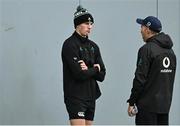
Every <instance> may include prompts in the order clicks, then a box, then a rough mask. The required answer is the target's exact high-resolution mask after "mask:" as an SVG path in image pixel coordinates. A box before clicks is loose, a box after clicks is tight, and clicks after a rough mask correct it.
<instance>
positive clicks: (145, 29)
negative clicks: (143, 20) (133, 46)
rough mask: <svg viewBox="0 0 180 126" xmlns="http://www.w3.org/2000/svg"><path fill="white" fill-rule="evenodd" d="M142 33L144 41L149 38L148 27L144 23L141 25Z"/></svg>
mask: <svg viewBox="0 0 180 126" xmlns="http://www.w3.org/2000/svg"><path fill="white" fill-rule="evenodd" d="M141 35H142V39H143V41H144V42H146V40H147V39H148V36H147V35H148V28H147V27H146V26H144V25H141Z"/></svg>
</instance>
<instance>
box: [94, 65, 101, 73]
mask: <svg viewBox="0 0 180 126" xmlns="http://www.w3.org/2000/svg"><path fill="white" fill-rule="evenodd" d="M94 67H97V68H98V70H99V72H100V71H101V67H100V65H99V64H94Z"/></svg>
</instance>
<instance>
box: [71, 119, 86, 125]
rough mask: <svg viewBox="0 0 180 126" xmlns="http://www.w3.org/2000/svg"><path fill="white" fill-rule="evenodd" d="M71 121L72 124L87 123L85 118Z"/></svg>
mask: <svg viewBox="0 0 180 126" xmlns="http://www.w3.org/2000/svg"><path fill="white" fill-rule="evenodd" d="M70 123H71V126H78V125H84V126H85V125H86V121H85V119H71V120H70Z"/></svg>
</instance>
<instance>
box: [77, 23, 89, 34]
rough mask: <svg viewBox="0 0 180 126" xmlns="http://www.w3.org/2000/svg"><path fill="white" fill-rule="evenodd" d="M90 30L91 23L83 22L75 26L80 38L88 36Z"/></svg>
mask: <svg viewBox="0 0 180 126" xmlns="http://www.w3.org/2000/svg"><path fill="white" fill-rule="evenodd" d="M91 29H92V22H85V23H82V24H80V25H78V26H77V28H76V30H77V31H78V32H79V33H80V34H81V36H88V35H89V33H90V32H91Z"/></svg>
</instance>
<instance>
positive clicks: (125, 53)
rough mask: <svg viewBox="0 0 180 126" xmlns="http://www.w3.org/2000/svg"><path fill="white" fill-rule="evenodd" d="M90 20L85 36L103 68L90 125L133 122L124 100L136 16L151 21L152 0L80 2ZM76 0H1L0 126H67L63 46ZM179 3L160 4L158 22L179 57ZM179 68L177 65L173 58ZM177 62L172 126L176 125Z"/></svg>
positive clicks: (164, 0)
mask: <svg viewBox="0 0 180 126" xmlns="http://www.w3.org/2000/svg"><path fill="white" fill-rule="evenodd" d="M82 4H83V6H84V7H86V8H87V9H88V10H89V11H90V12H91V13H92V14H93V16H94V18H95V25H94V29H93V32H92V34H91V35H90V38H91V39H92V40H94V41H95V42H96V43H97V44H98V45H99V46H100V49H101V53H102V56H103V59H104V62H105V65H106V67H107V76H106V80H105V81H104V82H103V83H102V84H100V88H101V90H102V96H101V98H100V99H99V100H98V101H97V109H96V116H95V121H94V124H102V125H103V124H109V125H113V124H119V125H120V124H121V125H123V124H134V118H130V117H128V116H127V104H126V100H127V99H128V97H129V95H130V89H131V87H132V79H133V77H134V71H135V64H136V57H137V50H138V48H139V47H140V46H142V45H143V42H142V39H141V34H140V26H139V25H137V24H136V23H135V20H136V18H137V17H142V18H145V17H146V16H148V15H154V16H156V13H157V0H82ZM77 5H78V0H0V124H1V125H3V124H17V125H18V124H41V125H43V124H46V125H51V124H68V115H67V112H66V109H65V106H64V103H63V89H62V63H61V57H60V52H61V46H62V44H63V41H64V40H65V39H66V38H67V37H69V36H70V35H71V34H72V32H73V30H74V29H73V21H72V20H73V13H74V11H75V9H76V7H77ZM179 12H180V1H179V0H159V6H158V16H159V18H160V19H161V20H162V24H163V31H164V32H166V33H168V34H170V35H171V37H172V40H173V41H174V50H175V52H176V54H177V57H179V52H180V43H179V42H180V37H179V36H180V29H179V28H180V14H179ZM178 62H179V59H178ZM179 72H180V68H179V64H178V70H177V75H176V80H175V86H174V97H173V102H172V108H171V112H170V124H180V120H179V117H180V107H179V106H180V99H179V96H180V92H179V89H180V85H179V83H180V79H179V78H178V77H179Z"/></svg>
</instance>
